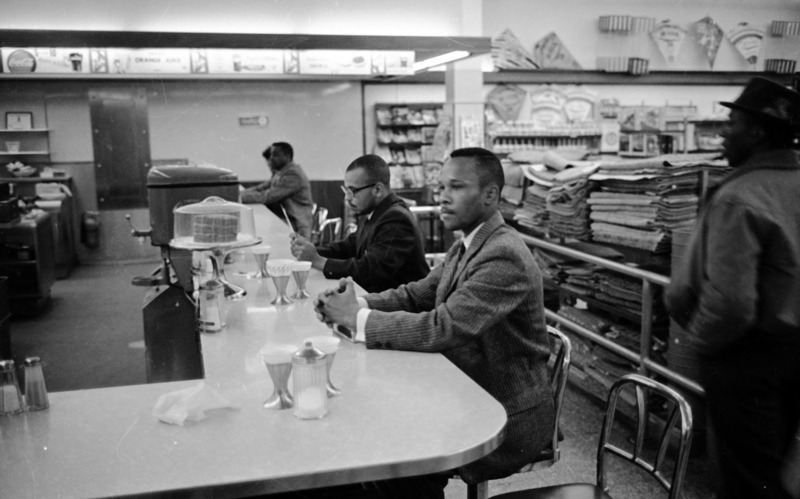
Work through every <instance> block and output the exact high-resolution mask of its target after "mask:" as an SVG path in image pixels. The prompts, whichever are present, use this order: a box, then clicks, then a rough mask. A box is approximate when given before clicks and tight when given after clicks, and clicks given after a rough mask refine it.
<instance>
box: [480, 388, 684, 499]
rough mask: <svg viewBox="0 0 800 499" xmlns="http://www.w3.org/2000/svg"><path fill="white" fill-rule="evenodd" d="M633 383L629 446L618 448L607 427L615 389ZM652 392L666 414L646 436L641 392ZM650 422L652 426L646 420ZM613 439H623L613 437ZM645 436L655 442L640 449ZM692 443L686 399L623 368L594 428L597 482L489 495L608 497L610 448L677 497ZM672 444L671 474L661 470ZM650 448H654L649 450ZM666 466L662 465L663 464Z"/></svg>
mask: <svg viewBox="0 0 800 499" xmlns="http://www.w3.org/2000/svg"><path fill="white" fill-rule="evenodd" d="M627 387H633V388H634V389H635V392H636V399H635V402H636V409H637V418H636V419H637V425H636V436H635V440H634V443H633V444H632V445H631V446H632V447H633V448H632V450H628V449H627V447H628V446H627V445H626V446H625V447H626V448H622V447H620V446H618V445H616V444H613V443H611V433H612V429H613V427H614V420H615V416H616V415H617V413H618V412H619V411H618V410H617V406H618V402H619V399H620V394H621V393H622V391H623V389H625V388H627ZM654 394H657V395H658V396H660V397H663V398H664V399H666V400H667V401H668V403H669V406H670V409H671V410H670V411H669V416H668V417H667V419H666V421H665V424H664V427H663V430H662V431H661V438H658V439H653V438H650V439H648V438H647V437H648V435H647V433H648V432H647V429H648V422H649V418H648V410H647V397H648V396H650V395H654ZM651 427H652V426H651ZM676 428H677V436H678V439H677V440H678V442H677V445H676V446H675V445H673V446H672V447H671V446H670V444H671V440H672V439H673V437H674V436H676V431H674V430H675V429H676ZM617 440H623V439H619V438H617ZM645 442H647V443H648V447H651V445H650V444H653V445H652V446H654V445H655V444H658V448H657V450H656V449H650V448H648V449H647V450H649V451H650V452H648V453H647V454H645V453H644V452H643V451H644V450H645V449H644V444H645ZM691 445H692V409H691V407H690V406H689V403H688V402H686V400H685V399H684V398H683V397H682V396H681V395H680V394H678V392H676V391H675V390H673V389H672V388H669V387H667V386H665V385H663V384H661V383H659V382H657V381H654V380H652V379H649V378H646V377H644V376H641V375H639V374H628V375H625V376H623V377H622V378H620V379H619V380H617V381H616V382H615V383H614V384H613V385H612V386H611V390H610V391H609V394H608V402H607V405H606V414H605V417H604V419H603V427H602V430H601V433H600V440H599V442H598V449H597V483H596V484H591V483H571V484H563V485H553V486H550V487H543V488H538V489H530V490H521V491H518V492H509V493H506V494H500V495H497V496H494V498H493V499H603V498H606V499H611V497H612V496H611V495H609V492H608V482H607V480H606V456H607V455H608V454H613V455H615V456H617V457H619V458H621V459H622V460H623V461H624V462H629V463H632V464H634V465H635V466H637V467H639V468H641V469H643V470H645V471H646V472H647V473H648V474H649V475H650V476H652V477H653V478H654V479H655V480H656V482H657V483H658V484H659V485H661V487H663V488H664V489H665V490H666V491H667V492H669V498H670V499H677V498H678V497H680V494H681V488H682V486H683V478H684V475H685V473H686V464H687V462H688V460H689V450H690V448H691ZM670 448H672V452H671V455H672V454H674V455H675V459H674V461H673V462H672V465H671V466H672V476H671V480H670V479H668V478H667V477H668V475H667V474H665V473H664V471H662V468H668V466H667V459H666V456H667V451H668V450H669V449H670ZM653 450H655V453H653V452H652V451H653ZM667 471H668V470H667Z"/></svg>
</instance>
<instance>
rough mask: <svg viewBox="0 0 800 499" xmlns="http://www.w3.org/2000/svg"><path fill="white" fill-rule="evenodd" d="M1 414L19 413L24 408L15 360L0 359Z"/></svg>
mask: <svg viewBox="0 0 800 499" xmlns="http://www.w3.org/2000/svg"><path fill="white" fill-rule="evenodd" d="M0 378H2V385H0V390H2V391H1V392H0V415H10V414H19V413H20V412H22V411H23V410H24V407H23V405H22V395H21V394H20V392H19V383H17V373H16V370H15V367H14V361H13V360H0Z"/></svg>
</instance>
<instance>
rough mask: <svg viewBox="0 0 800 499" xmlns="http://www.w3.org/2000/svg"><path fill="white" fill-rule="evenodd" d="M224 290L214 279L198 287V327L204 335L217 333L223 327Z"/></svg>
mask: <svg viewBox="0 0 800 499" xmlns="http://www.w3.org/2000/svg"><path fill="white" fill-rule="evenodd" d="M224 293H225V289H224V288H223V286H222V283H221V282H219V281H218V280H216V279H209V280H208V281H206V282H204V283H203V285H202V286H200V303H199V304H198V315H199V317H198V320H197V322H198V326H199V329H200V331H202V332H204V333H218V332H220V331H222V328H223V327H224V326H225V309H224V306H225V305H224V303H225V294H224Z"/></svg>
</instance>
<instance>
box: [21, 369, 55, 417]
mask: <svg viewBox="0 0 800 499" xmlns="http://www.w3.org/2000/svg"><path fill="white" fill-rule="evenodd" d="M23 365H24V366H25V409H26V410H28V411H41V410H44V409H47V408H48V407H50V400H49V399H48V397H47V386H46V385H45V383H44V373H43V372H42V360H41V359H40V358H39V357H28V358H26V359H25V361H24V362H23Z"/></svg>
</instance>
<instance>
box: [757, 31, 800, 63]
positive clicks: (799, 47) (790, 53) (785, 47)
mask: <svg viewBox="0 0 800 499" xmlns="http://www.w3.org/2000/svg"><path fill="white" fill-rule="evenodd" d="M798 53H800V22H792V21H772V26H771V27H770V30H769V37H768V38H767V39H766V47H765V48H764V54H765V59H764V71H768V72H770V73H779V74H791V73H794V72H795V68H796V67H797V59H798Z"/></svg>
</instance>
